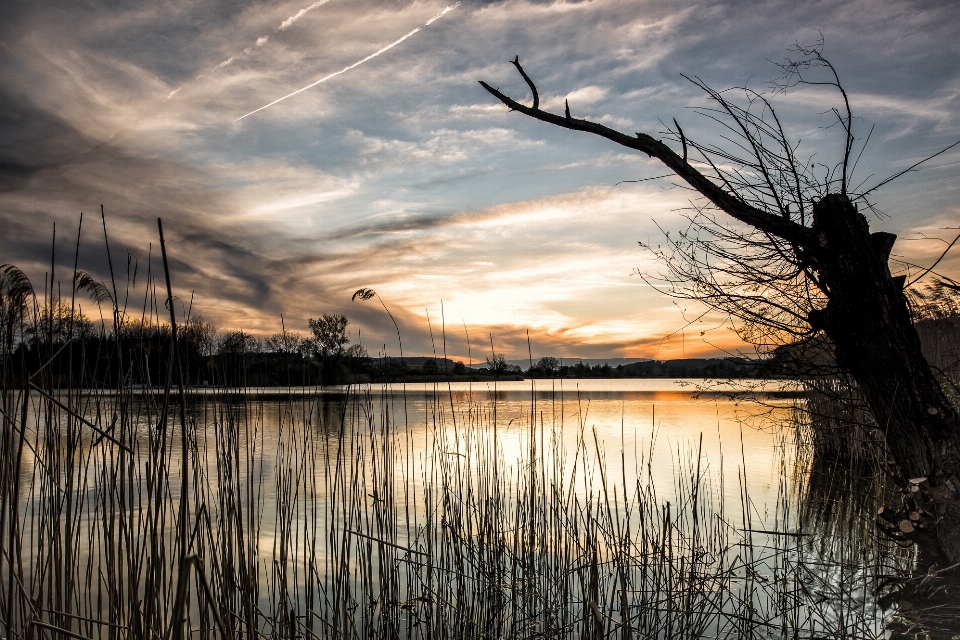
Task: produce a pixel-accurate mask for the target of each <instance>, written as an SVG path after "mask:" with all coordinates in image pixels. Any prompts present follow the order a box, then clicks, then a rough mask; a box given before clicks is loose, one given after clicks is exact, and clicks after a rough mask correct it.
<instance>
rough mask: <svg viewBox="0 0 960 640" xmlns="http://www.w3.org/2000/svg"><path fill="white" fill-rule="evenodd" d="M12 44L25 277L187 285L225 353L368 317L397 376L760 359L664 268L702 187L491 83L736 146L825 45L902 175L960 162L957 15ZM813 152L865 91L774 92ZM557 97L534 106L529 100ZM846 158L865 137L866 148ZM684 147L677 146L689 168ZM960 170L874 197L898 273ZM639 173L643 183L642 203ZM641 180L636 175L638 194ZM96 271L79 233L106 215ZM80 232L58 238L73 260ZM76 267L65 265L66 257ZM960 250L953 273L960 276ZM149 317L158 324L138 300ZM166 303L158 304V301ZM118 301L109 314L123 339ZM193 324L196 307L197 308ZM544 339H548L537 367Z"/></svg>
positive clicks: (470, 11)
mask: <svg viewBox="0 0 960 640" xmlns="http://www.w3.org/2000/svg"><path fill="white" fill-rule="evenodd" d="M4 12H5V16H4V20H3V21H2V22H0V99H2V104H3V106H2V107H0V229H2V231H0V263H11V264H15V265H17V266H18V267H20V268H21V269H22V270H24V271H25V272H26V273H27V275H28V276H29V277H30V278H31V280H32V281H33V282H34V285H35V286H36V288H37V289H38V290H41V289H42V288H43V282H44V281H45V278H47V277H48V275H49V272H50V269H51V261H53V264H54V270H55V273H56V276H55V277H56V280H57V281H58V282H60V287H61V291H64V290H66V289H69V286H70V275H71V273H72V269H73V263H74V260H75V259H76V260H77V262H78V264H79V267H80V269H83V270H86V271H88V272H90V273H92V274H94V275H95V276H97V277H99V278H102V279H104V280H108V279H109V277H110V272H109V265H108V261H107V252H106V251H105V249H104V234H103V227H102V224H101V219H100V206H101V205H103V207H104V211H105V219H106V226H107V231H108V236H109V245H110V251H111V254H110V255H111V257H112V259H113V266H114V271H115V274H116V277H117V278H119V279H120V280H121V285H120V288H121V290H124V287H125V286H126V284H125V283H126V282H127V274H128V273H133V271H134V269H136V273H137V274H138V278H139V280H138V286H141V288H142V283H143V281H144V279H143V278H144V274H145V273H146V271H147V269H148V268H149V269H151V270H152V272H153V273H154V275H156V274H157V273H159V271H158V269H159V262H158V255H159V249H158V234H157V218H158V217H159V218H162V219H163V228H164V235H165V238H166V242H167V249H168V254H169V258H170V268H171V278H172V280H173V287H174V293H175V295H176V296H177V297H178V298H179V299H180V300H181V302H182V303H183V304H184V305H186V304H188V303H190V301H191V300H192V307H191V313H193V314H200V315H202V317H203V318H204V319H205V320H207V321H210V322H212V323H213V324H215V325H216V326H217V327H218V328H219V329H220V330H222V331H231V330H238V329H239V330H243V331H246V332H248V333H252V334H255V335H261V336H266V335H270V334H271V333H273V332H275V331H278V330H280V327H281V316H282V318H283V326H284V327H285V328H286V329H287V330H290V331H293V330H296V331H301V332H304V333H306V332H307V319H308V318H310V317H317V316H319V315H320V314H323V313H343V314H345V315H347V316H348V318H350V325H349V329H350V332H351V338H352V339H353V340H354V341H358V340H359V341H361V342H363V344H365V345H366V346H367V348H368V350H369V352H370V353H371V354H376V353H379V352H382V351H384V350H385V351H386V353H387V354H389V355H396V354H397V353H398V351H399V348H400V346H401V345H400V344H398V340H397V336H396V331H395V329H394V325H393V324H392V322H391V320H390V318H389V317H388V316H387V314H386V313H385V312H384V307H383V306H381V305H380V304H378V299H376V298H375V299H373V300H368V301H366V302H363V301H359V300H358V301H352V300H351V296H352V294H353V293H354V292H355V291H356V290H357V289H360V288H363V287H367V288H372V289H373V290H375V291H376V292H377V294H378V295H379V300H382V302H383V304H384V305H385V306H386V308H387V309H389V311H390V312H391V314H392V315H393V317H394V318H395V319H396V321H397V324H398V325H399V329H400V334H401V340H402V341H403V344H402V348H403V351H404V353H405V354H407V355H413V354H417V355H422V354H430V353H432V352H435V353H437V354H439V355H442V353H443V352H444V351H445V352H446V353H447V355H448V356H450V357H452V358H457V359H461V358H462V359H466V358H468V357H469V358H472V360H473V361H477V360H482V358H483V357H484V355H487V354H489V353H490V350H491V344H492V345H493V347H492V348H493V349H494V350H495V351H496V352H497V353H503V354H505V355H506V356H507V357H509V358H523V357H527V356H528V354H529V355H530V356H532V357H533V358H534V359H536V358H538V357H540V356H544V355H552V356H558V357H564V358H606V357H611V358H613V357H626V358H657V359H667V358H679V357H694V356H696V357H702V356H717V355H724V354H728V353H750V351H751V350H750V347H749V346H748V345H743V344H741V343H740V342H739V339H738V338H737V335H736V333H735V332H734V331H732V330H731V327H730V322H729V321H728V320H727V319H725V318H723V317H721V316H719V315H717V314H715V313H707V314H706V315H704V309H703V308H702V307H701V306H699V305H698V303H696V302H695V301H689V300H677V299H674V298H671V297H669V296H667V295H664V294H663V293H662V292H660V291H658V290H657V289H656V288H654V287H651V286H650V285H649V284H648V281H649V278H648V279H647V280H645V279H644V278H643V277H641V276H642V275H644V274H646V275H647V276H650V275H654V276H655V275H656V274H657V273H659V270H661V269H662V267H661V266H660V265H658V264H657V263H656V261H655V260H654V258H653V256H652V255H651V254H650V252H649V251H647V250H644V249H643V248H642V247H641V246H640V244H639V243H650V244H653V245H654V246H655V245H657V244H658V243H660V242H662V240H663V237H664V236H663V234H664V233H665V232H669V231H671V230H679V229H682V228H683V227H684V223H685V218H684V215H685V214H688V213H689V211H690V207H691V205H692V200H691V198H692V196H691V194H690V192H689V191H686V190H684V189H679V188H676V187H675V186H674V184H675V182H674V181H673V180H670V179H666V178H660V179H652V180H647V178H656V176H661V175H663V174H664V170H663V168H662V167H661V166H658V165H657V163H656V162H655V161H652V160H650V159H648V158H646V157H645V156H642V155H640V154H637V153H634V152H631V151H630V150H628V149H624V148H620V147H617V146H615V145H614V144H613V143H611V142H609V141H606V140H602V139H599V138H594V137H591V136H589V135H587V134H584V133H578V132H572V131H568V130H562V129H558V128H555V127H552V126H550V125H547V124H544V123H541V122H536V121H534V120H531V119H529V118H527V117H525V116H523V115H520V114H517V113H511V112H509V111H508V110H507V108H506V107H504V106H503V105H501V104H499V103H498V102H497V101H496V100H495V99H494V98H493V97H492V96H490V95H489V94H488V93H486V92H485V91H484V90H483V88H482V87H481V86H480V85H479V84H478V82H477V81H478V80H485V81H486V82H488V83H490V84H491V85H493V86H496V87H499V88H500V89H501V90H503V91H504V92H506V93H507V94H508V95H511V96H514V97H515V98H517V99H518V100H521V101H529V100H530V93H529V91H528V90H527V88H526V86H525V84H524V82H523V80H522V79H521V78H520V77H519V76H518V75H517V73H516V70H515V69H514V67H513V66H512V65H511V64H509V61H510V60H512V59H513V58H514V57H515V56H519V58H520V61H521V63H522V64H523V65H524V68H525V69H526V71H527V72H528V73H529V74H530V76H531V77H532V78H533V79H534V81H535V82H536V83H537V87H538V89H539V93H540V96H541V107H543V108H545V109H549V110H553V111H554V112H559V113H562V111H563V105H564V100H566V101H567V102H568V103H569V105H570V109H571V112H572V113H573V115H574V116H575V117H582V118H588V119H593V120H595V121H599V122H601V123H603V124H606V125H607V126H610V127H613V128H616V129H619V130H621V131H624V132H627V133H631V132H635V131H642V132H646V133H649V134H651V135H654V136H655V137H659V136H661V135H662V132H663V131H664V130H665V126H666V125H665V124H664V123H669V122H671V120H672V119H673V118H676V119H677V120H678V122H680V123H681V126H683V128H684V131H685V133H686V135H687V136H689V137H690V138H693V139H698V135H699V136H703V137H706V138H709V136H711V135H714V136H715V135H717V132H716V130H715V129H712V128H711V127H712V125H711V122H710V121H709V120H708V119H706V118H704V117H702V116H700V115H698V112H697V111H696V108H697V107H703V106H705V105H707V103H708V98H707V97H706V96H705V94H704V93H703V91H701V90H700V89H698V88H697V87H696V86H694V85H693V84H692V83H691V82H690V81H688V80H687V79H685V78H684V75H686V76H691V77H693V76H695V77H699V78H700V79H702V81H703V82H704V83H706V84H708V85H709V86H711V87H714V88H717V89H724V88H728V87H742V86H749V87H751V88H754V89H757V90H758V91H764V90H768V89H769V87H770V84H769V82H770V81H772V80H775V79H776V78H777V77H778V75H779V69H778V67H777V66H776V65H775V64H774V63H775V62H778V61H783V60H784V59H785V58H786V57H788V56H790V55H791V46H793V45H795V44H797V43H800V44H811V43H814V42H816V41H818V40H819V39H820V38H822V39H823V42H824V45H823V53H824V55H825V56H826V57H827V58H828V59H830V60H831V61H832V62H833V63H834V65H835V67H836V69H837V71H838V73H839V76H840V79H841V81H842V82H843V84H844V86H845V88H846V90H847V92H848V94H849V97H850V101H851V105H852V107H853V110H854V115H855V117H856V119H855V121H854V127H855V130H854V132H855V134H856V135H857V137H858V139H859V140H860V142H863V141H864V140H865V139H866V135H867V133H868V132H870V131H871V128H872V133H871V134H870V140H869V144H868V145H867V148H866V151H865V152H864V154H863V156H862V157H861V159H860V161H859V163H858V165H857V170H856V171H857V173H856V176H857V177H858V178H859V179H866V180H867V181H868V182H867V183H868V184H869V183H870V181H874V182H879V180H880V179H882V178H884V177H886V176H888V175H891V174H893V173H896V172H897V171H899V170H902V169H904V168H906V167H908V166H910V165H911V164H913V163H914V162H916V161H918V160H921V159H923V158H924V157H926V156H929V155H931V154H933V153H935V152H937V151H939V150H940V149H942V148H943V147H945V146H947V145H948V144H950V143H952V142H955V141H957V140H960V40H958V39H957V38H956V34H957V33H960V7H958V6H956V5H955V4H954V3H944V2H933V1H930V2H919V1H918V2H907V1H899V2H898V1H892V0H891V1H888V0H872V1H866V0H842V1H839V0H820V1H795V0H792V1H790V2H786V1H783V2H777V1H768V2H748V1H728V2H722V1H717V2H701V3H694V2H672V1H669V0H667V1H664V0H659V1H657V2H646V1H642V0H641V1H637V0H634V1H620V0H594V1H592V2H591V1H587V2H570V1H564V2H554V1H550V0H544V1H511V0H508V1H504V2H482V1H478V0H462V1H461V2H459V3H451V2H450V0H444V1H441V2H432V1H415V2H406V1H396V2H388V1H379V2H368V1H365V0H316V1H313V2H311V0H295V1H283V2H249V1H243V0H241V1H235V0H229V1H227V0H223V1H216V0H213V1H211V0H159V1H158V0H149V1H147V0H130V1H125V2H116V1H103V2H97V1H94V0H85V1H80V2H78V1H76V0H69V1H68V0H52V1H50V2H43V3H33V2H14V3H12V4H9V5H7V6H6V8H5V9H4ZM770 99H771V100H772V101H773V104H775V105H776V107H777V109H778V113H779V115H780V117H781V119H782V121H783V122H784V126H785V129H786V132H787V135H788V137H790V138H791V140H795V141H797V142H798V144H799V145H800V146H799V147H798V148H799V149H800V152H799V153H798V155H801V156H804V157H809V156H812V155H814V154H815V157H816V158H818V161H820V162H825V163H831V162H835V161H836V158H837V157H838V156H837V154H838V153H839V151H840V149H841V148H842V137H838V135H837V128H836V127H831V126H830V124H831V122H832V120H831V118H832V116H831V114H830V113H829V110H830V109H831V108H832V107H834V106H837V105H838V104H839V103H838V102H837V96H836V95H835V94H833V93H830V92H828V91H827V90H826V89H824V88H822V87H811V88H807V89H800V88H797V89H793V90H790V91H788V92H787V93H786V94H778V95H771V96H770ZM528 103H529V102H528ZM838 141H839V142H838ZM675 146H676V145H675ZM958 176H960V147H958V148H957V149H955V150H953V151H952V152H948V153H946V154H943V155H942V156H939V157H938V158H935V159H934V160H932V161H930V162H928V163H926V164H924V165H922V168H921V170H919V171H915V172H911V173H909V174H907V175H905V176H904V177H902V178H900V179H898V180H897V181H895V182H893V183H891V184H890V185H888V186H887V187H885V188H883V189H881V190H880V191H878V192H877V193H876V194H874V197H875V199H874V202H875V204H876V205H877V208H878V211H879V212H880V213H869V214H868V218H869V221H870V224H871V229H873V230H884V231H889V232H892V233H896V234H898V236H899V240H898V241H897V244H896V246H895V247H894V252H893V254H894V255H893V258H894V261H893V263H892V265H891V266H892V268H893V271H894V272H895V273H909V274H917V273H918V271H919V270H920V269H919V268H918V266H919V267H925V266H929V265H930V264H931V263H932V262H933V261H934V260H936V259H937V257H938V256H939V255H940V253H941V252H942V251H943V250H944V248H945V246H946V245H945V243H944V242H943V240H944V239H946V240H947V241H949V240H951V239H953V237H954V236H955V235H956V233H957V231H954V230H953V229H956V228H957V227H958V226H960V204H957V203H958V202H960V198H958V196H960V182H958V180H957V178H958ZM637 180H642V181H640V182H636V181H637ZM625 181H635V182H625ZM81 212H82V213H83V216H84V217H83V224H82V227H81V228H80V238H79V247H80V248H79V253H77V251H76V247H77V230H78V225H79V221H80V214H81ZM54 226H55V227H56V241H55V242H54V241H53V233H54ZM53 249H55V251H54V253H53V256H52V255H51V251H52V250H53ZM958 253H960V252H954V253H950V254H948V255H947V257H946V258H944V259H943V261H941V263H940V264H939V265H938V266H937V271H939V272H940V273H943V274H944V275H947V276H949V277H954V278H957V277H960V257H958ZM121 295H122V296H124V299H125V300H127V304H128V305H129V306H130V310H131V313H133V312H134V311H136V307H137V305H138V304H141V303H142V299H141V302H138V303H134V302H131V301H130V298H128V297H126V296H125V294H121ZM139 295H140V296H141V297H142V295H143V294H142V291H141V293H140V294H139ZM86 304H87V305H88V306H87V307H86V308H85V312H86V313H87V314H88V315H92V316H97V312H96V310H95V309H93V308H92V307H91V305H92V303H90V302H86ZM181 310H182V309H181ZM528 345H529V346H528Z"/></svg>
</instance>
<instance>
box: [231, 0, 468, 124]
mask: <svg viewBox="0 0 960 640" xmlns="http://www.w3.org/2000/svg"><path fill="white" fill-rule="evenodd" d="M459 6H460V3H459V2H458V3H456V4H453V5H450V6H448V7H446V8H445V9H444V10H443V11H441V12H440V13H438V14H437V15H435V16H433V17H432V18H430V19H429V20H427V21H426V22H425V23H424V24H423V25H422V26H419V27H417V28H416V29H414V30H413V31H411V32H410V33H407V34H406V35H404V36H402V37H400V38H398V39H396V40H394V41H393V42H391V43H390V44H388V45H387V46H385V47H381V48H380V49H378V50H377V51H375V52H373V53H371V54H370V55H368V56H367V57H366V58H362V59H360V60H357V61H356V62H354V63H353V64H351V65H347V66H346V67H344V68H343V69H340V71H335V72H334V73H331V74H330V75H327V76H324V77H322V78H320V79H319V80H317V81H316V82H313V83H311V84H308V85H307V86H305V87H303V88H302V89H297V90H296V91H294V92H292V93H288V94H287V95H285V96H283V97H282V98H277V99H276V100H274V101H273V102H271V103H269V104H265V105H263V106H262V107H260V108H259V109H254V110H253V111H251V112H250V113H246V114H244V115H242V116H240V117H239V118H237V119H236V120H234V122H239V121H240V120H243V119H244V118H246V117H247V116H252V115H253V114H255V113H257V112H259V111H263V110H264V109H268V108H270V107H272V106H273V105H275V104H277V103H279V102H283V101H284V100H286V99H287V98H292V97H293V96H295V95H297V94H298V93H303V92H304V91H306V90H307V89H312V88H313V87H315V86H317V85H318V84H322V83H324V82H326V81H327V80H329V79H330V78H335V77H337V76H339V75H342V74H344V73H346V72H347V71H350V70H351V69H356V68H357V67H359V66H360V65H362V64H363V63H364V62H366V61H368V60H372V59H373V58H376V57H377V56H379V55H380V54H382V53H385V52H387V51H389V50H390V49H393V48H394V47H395V46H397V45H398V44H400V43H401V42H403V41H404V40H406V39H407V38H410V37H411V36H413V35H415V34H416V33H418V32H419V31H421V30H422V29H423V28H424V27H429V26H430V25H431V24H433V23H434V22H436V21H437V20H439V19H440V18H442V17H443V16H445V15H447V13H449V12H451V11H453V10H454V9H456V8H457V7H459Z"/></svg>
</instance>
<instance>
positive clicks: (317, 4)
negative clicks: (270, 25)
mask: <svg viewBox="0 0 960 640" xmlns="http://www.w3.org/2000/svg"><path fill="white" fill-rule="evenodd" d="M328 2H330V0H317V1H316V2H314V3H313V4H312V5H310V6H309V7H304V8H303V9H300V11H297V12H296V13H295V14H293V15H292V16H290V17H289V18H287V19H286V20H284V21H283V22H281V23H280V26H279V27H277V31H284V30H286V29H288V28H289V27H290V25H292V24H293V23H294V22H296V21H297V20H299V19H300V18H302V17H303V16H304V15H305V14H306V13H307V12H308V11H313V10H314V9H316V8H318V7H322V6H323V5H325V4H327V3H328Z"/></svg>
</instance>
